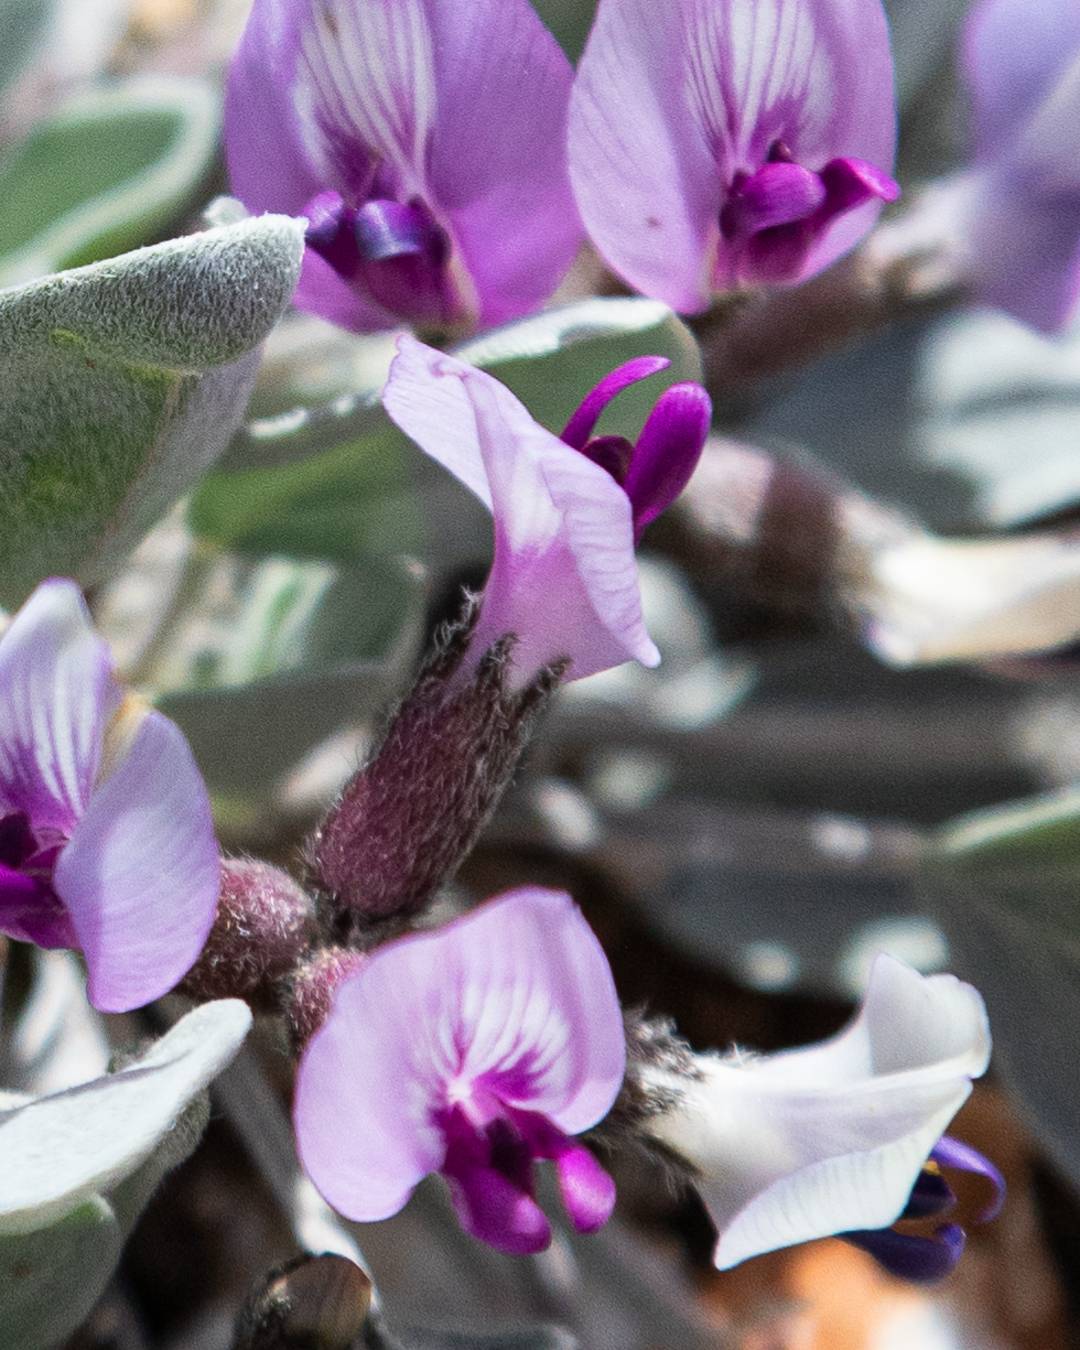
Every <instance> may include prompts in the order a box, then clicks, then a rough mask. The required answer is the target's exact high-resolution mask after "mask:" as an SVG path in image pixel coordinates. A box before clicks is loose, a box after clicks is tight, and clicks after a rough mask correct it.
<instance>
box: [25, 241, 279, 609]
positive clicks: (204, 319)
mask: <svg viewBox="0 0 1080 1350" xmlns="http://www.w3.org/2000/svg"><path fill="white" fill-rule="evenodd" d="M302 231H303V226H302V224H301V223H300V222H299V221H294V220H291V219H289V218H287V217H284V216H262V217H258V218H256V219H252V220H246V221H243V222H241V223H239V224H236V225H231V226H227V227H224V228H220V229H214V230H207V231H205V232H203V233H201V234H196V235H191V236H188V237H186V238H182V239H174V240H170V241H169V242H168V243H165V244H158V245H155V246H154V247H152V248H146V249H140V250H138V251H137V252H135V253H128V254H124V255H123V256H121V257H119V258H114V259H111V260H109V261H107V262H102V263H95V264H93V265H91V266H89V267H84V268H79V269H76V270H75V271H71V272H63V273H60V274H58V275H56V276H51V277H47V278H45V279H43V280H41V281H37V282H32V283H30V284H28V285H26V286H21V287H15V288H12V289H9V290H6V291H0V538H2V540H3V543H2V545H0V577H2V579H3V580H2V583H0V602H2V603H4V604H5V605H8V606H10V607H14V606H15V605H16V604H18V603H19V602H21V600H22V599H24V598H25V596H26V595H27V594H28V592H29V591H30V590H31V589H32V588H33V586H34V585H35V584H36V583H37V582H38V581H39V580H40V579H41V578H42V577H44V576H47V575H50V574H55V573H62V574H66V575H70V576H76V577H78V579H79V580H80V581H82V582H83V583H84V584H91V583H94V582H97V581H100V580H101V579H102V578H103V577H104V576H105V575H107V574H108V572H109V571H110V570H111V569H112V568H113V567H114V566H115V565H116V564H117V563H118V562H119V561H120V560H121V559H122V558H123V557H124V556H125V555H126V553H127V552H128V551H129V550H130V549H131V547H132V546H133V545H134V544H135V543H137V542H138V540H139V538H140V537H141V535H142V534H144V533H145V531H146V530H147V529H148V528H149V527H150V526H151V525H152V524H153V523H154V521H155V520H156V519H157V518H158V517H159V516H160V515H162V514H163V513H164V511H165V510H166V509H167V508H168V507H169V506H170V505H171V504H172V503H173V502H174V501H175V500H176V499H177V498H178V497H179V496H180V495H181V494H182V493H184V492H185V491H187V490H188V489H189V488H190V487H191V485H192V484H193V483H194V482H195V481H197V479H198V478H199V477H200V476H201V475H202V474H203V472H205V470H206V469H207V468H208V467H209V465H210V464H212V463H213V461H214V460H215V459H216V458H217V456H218V455H219V454H220V453H221V451H222V449H223V448H224V446H225V444H226V442H227V440H228V438H229V436H230V435H231V433H232V431H233V429H234V428H235V426H236V425H237V423H238V422H239V420H240V418H241V417H242V415H243V411H244V407H245V405H246V401H247V397H248V393H249V391H250V387H251V382H252V379H253V378H254V373H255V368H256V365H257V363H258V359H259V357H258V351H257V348H258V345H259V344H260V343H261V342H262V340H263V339H264V338H265V336H266V334H267V333H268V332H269V330H270V328H271V327H272V326H273V324H274V323H275V322H276V320H277V319H278V317H279V316H280V314H281V313H282V311H283V310H284V308H285V306H286V305H287V303H288V301H289V299H290V297H291V295H292V290H293V286H294V284H295V281H296V278H297V275H298V272H299V265H300V257H301V252H302V245H303V235H302Z"/></svg>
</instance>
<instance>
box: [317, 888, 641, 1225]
mask: <svg viewBox="0 0 1080 1350" xmlns="http://www.w3.org/2000/svg"><path fill="white" fill-rule="evenodd" d="M624 1067H625V1046H624V1037H623V1030H622V1017H621V1014H620V1012H619V1005H618V1001H617V999H616V997H615V991H614V986H613V984H612V980H611V973H610V970H609V969H608V965H607V961H606V959H605V957H604V955H603V952H602V951H601V949H600V945H599V943H598V942H597V941H596V938H595V937H594V936H593V934H592V932H591V931H590V929H589V927H588V925H587V924H586V923H585V921H584V919H583V918H582V917H581V914H580V913H579V911H578V910H577V908H576V907H575V905H574V904H573V902H572V901H571V899H570V897H569V896H567V895H563V894H561V893H559V892H555V891H542V890H537V889H525V890H519V891H513V892H510V893H509V894H507V895H505V896H503V897H501V898H500V899H498V900H495V901H493V902H491V903H489V904H487V905H484V906H482V907H481V908H480V909H479V910H477V911H476V912H475V913H473V914H470V915H468V916H466V917H465V918H463V919H460V920H458V921H457V922H455V923H452V924H450V925H448V926H447V927H446V928H443V929H440V930H437V931H435V932H430V933H421V934H416V935H413V936H411V937H407V938H403V939H401V940H399V941H397V942H393V943H390V944H389V945H387V946H385V947H381V948H379V949H378V950H377V951H376V952H375V953H374V954H373V955H372V957H371V959H370V960H369V961H368V962H367V964H366V965H365V966H364V967H363V968H362V969H361V970H360V971H359V972H358V973H357V974H356V975H354V976H353V977H352V978H351V979H348V980H347V981H345V983H343V984H342V985H341V986H340V988H339V990H338V993H337V996H336V998H335V1001H334V1006H333V1008H332V1010H331V1013H330V1016H329V1017H328V1019H327V1020H326V1022H325V1023H324V1025H323V1027H322V1028H321V1029H320V1030H319V1031H318V1032H316V1034H315V1035H314V1036H313V1037H312V1039H311V1041H310V1043H309V1045H308V1048H307V1050H306V1051H305V1053H304V1057H303V1060H302V1061H301V1065H300V1071H299V1077H298V1080H297V1090H296V1106H295V1120H296V1133H297V1141H298V1145H299V1149H300V1156H301V1159H302V1160H303V1163H304V1167H305V1169H306V1170H307V1172H308V1175H309V1176H310V1177H311V1179H312V1180H313V1181H314V1182H315V1184H316V1186H318V1188H319V1190H320V1191H321V1192H322V1193H323V1195H324V1196H325V1197H326V1199H327V1200H328V1201H329V1202H330V1204H332V1205H333V1206H334V1208H335V1209H337V1210H339V1211H340V1212H341V1213H342V1214H345V1215H346V1216H347V1217H349V1218H352V1219H359V1220H368V1219H381V1218H386V1217H387V1216H388V1215H390V1214H394V1213H396V1212H397V1210H398V1209H400V1208H401V1206H402V1205H403V1204H404V1203H405V1201H406V1200H407V1198H408V1196H409V1194H410V1193H411V1191H412V1189H413V1187H414V1186H415V1185H416V1183H417V1182H418V1181H419V1180H420V1179H421V1178H422V1177H423V1176H425V1175H426V1174H427V1173H428V1172H432V1171H435V1170H436V1169H438V1168H440V1167H441V1166H442V1165H443V1161H444V1157H445V1153H446V1145H445V1142H444V1138H443V1133H442V1130H441V1129H440V1127H439V1125H438V1123H437V1121H436V1119H435V1117H436V1113H437V1112H440V1111H444V1110H445V1109H446V1106H447V1103H448V1101H449V1100H450V1099H451V1098H453V1097H454V1096H455V1095H457V1094H458V1093H461V1094H464V1095H465V1096H467V1095H468V1093H469V1091H470V1090H471V1089H472V1087H473V1086H474V1085H476V1084H479V1085H480V1086H481V1087H486V1088H488V1089H489V1090H490V1091H492V1092H494V1093H496V1094H497V1095H498V1096H499V1097H500V1098H502V1099H503V1100H504V1101H506V1102H507V1103H508V1104H509V1105H512V1106H513V1105H519V1106H522V1107H524V1108H525V1109H527V1110H530V1111H539V1112H543V1113H544V1114H546V1115H548V1116H549V1117H550V1118H551V1119H552V1120H553V1121H554V1122H555V1123H556V1124H557V1125H559V1127H560V1128H562V1129H564V1130H568V1131H576V1130H581V1129H585V1128H587V1126H589V1125H592V1124H594V1123H595V1122H596V1121H597V1120H598V1119H599V1118H600V1117H601V1116H602V1115H604V1114H605V1113H606V1111H607V1110H608V1109H609V1107H610V1106H611V1104H612V1102H613V1101H614V1099H615V1096H616V1094H617V1092H618V1090H619V1086H620V1084H621V1082H622V1076H623V1071H624Z"/></svg>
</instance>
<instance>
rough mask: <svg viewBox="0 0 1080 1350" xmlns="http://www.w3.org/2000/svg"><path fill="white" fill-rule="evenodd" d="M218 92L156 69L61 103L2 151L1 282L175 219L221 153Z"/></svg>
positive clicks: (84, 256)
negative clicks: (150, 77)
mask: <svg viewBox="0 0 1080 1350" xmlns="http://www.w3.org/2000/svg"><path fill="white" fill-rule="evenodd" d="M218 103H219V98H218V95H217V93H216V91H215V90H214V89H213V88H212V87H211V86H210V85H209V84H206V83H204V82H202V81H200V80H193V79H178V78H168V77H164V76H155V77H154V79H153V80H132V81H127V82H125V83H124V84H122V85H117V86H115V87H113V88H105V89H98V90H94V91H93V92H91V93H86V94H82V95H80V96H79V97H78V98H75V99H72V100H70V101H68V102H67V103H65V104H63V105H62V106H61V107H60V108H59V109H58V110H57V111H56V112H55V113H54V114H53V115H52V116H51V117H50V118H48V120H46V121H42V122H39V123H38V124H37V125H36V126H35V127H34V129H33V130H32V131H31V132H30V134H29V136H27V138H26V139H25V140H23V141H21V142H19V143H18V144H16V145H13V146H10V147H8V148H7V149H6V150H5V151H4V152H3V154H0V250H2V251H0V285H12V284H15V283H17V282H22V281H27V280H30V279H32V278H34V277H39V276H43V275H45V274H46V273H49V272H58V271H60V270H61V269H62V268H66V267H78V266H80V265H82V264H83V263H88V262H96V261H97V260H98V259H100V258H106V257H110V256H112V255H113V254H116V253H120V252H123V250H125V249H129V248H134V247H136V246H137V245H139V244H141V243H144V242H146V241H147V240H150V239H152V238H153V237H154V235H155V234H157V233H158V232H159V231H161V230H162V229H164V228H165V227H167V226H168V225H169V224H170V223H171V222H172V221H173V220H175V219H176V218H177V216H178V215H179V214H180V213H181V212H182V211H183V210H184V209H185V208H186V207H189V206H191V205H193V204H194V199H195V195H196V193H197V192H198V190H199V188H200V186H201V185H202V183H203V182H204V181H205V179H206V177H207V175H208V173H209V171H210V168H211V165H212V164H213V161H214V157H215V155H216V153H217V145H218V136H219V122H220V118H219V112H218Z"/></svg>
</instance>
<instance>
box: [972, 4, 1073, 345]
mask: <svg viewBox="0 0 1080 1350" xmlns="http://www.w3.org/2000/svg"><path fill="white" fill-rule="evenodd" d="M962 69H963V74H964V77H965V79H966V82H967V84H968V87H969V90H970V96H971V102H972V115H973V122H974V132H975V160H974V164H973V166H972V168H971V170H970V171H968V172H967V173H965V174H962V175H961V176H960V177H959V178H958V179H957V180H956V183H955V186H956V187H957V189H958V193H959V200H960V201H961V202H962V210H963V216H964V220H965V231H966V235H967V250H966V252H967V257H966V259H965V261H966V263H967V267H968V273H969V277H970V279H971V281H972V283H973V285H974V288H975V291H976V293H977V294H978V295H979V297H980V298H981V299H983V300H984V301H985V302H986V303H987V304H991V305H995V306H997V307H998V308H999V309H1003V310H1005V311H1007V312H1008V313H1010V314H1012V315H1014V316H1015V317H1016V318H1018V319H1020V320H1022V321H1023V322H1025V323H1028V324H1031V325H1032V326H1033V327H1035V328H1038V329H1041V330H1043V331H1044V332H1053V331H1055V330H1057V329H1060V328H1062V327H1063V326H1064V324H1065V323H1066V322H1067V320H1068V319H1069V317H1070V316H1071V315H1072V313H1073V311H1074V309H1075V306H1076V302H1077V299H1078V297H1080V5H1077V3H1076V0H1040V2H1039V3H1038V4H1031V3H1030V0H982V3H980V4H978V5H976V7H975V9H974V10H973V11H972V13H971V15H970V17H969V19H968V23H967V27H966V30H965V34H964V43H963V61H962Z"/></svg>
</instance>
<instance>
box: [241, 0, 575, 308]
mask: <svg viewBox="0 0 1080 1350" xmlns="http://www.w3.org/2000/svg"><path fill="white" fill-rule="evenodd" d="M571 78H572V71H571V68H570V64H569V62H568V61H567V59H566V57H565V56H564V54H563V53H562V51H561V50H560V48H559V46H558V44H557V43H556V42H555V40H554V38H553V37H552V36H551V34H550V33H548V31H547V30H546V29H545V28H544V26H543V24H542V23H541V22H540V20H539V19H538V18H537V16H536V13H535V11H534V10H533V8H532V6H531V5H530V4H529V0H469V3H465V4H463V3H459V2H458V0H255V4H254V7H253V8H252V11H251V16H250V18H249V20H248V24H247V28H246V29H245V31H244V35H243V38H242V40H241V43H240V46H239V49H238V51H237V53H236V57H235V59H234V61H233V66H232V71H231V74H230V78H229V89H228V98H227V103H226V150H227V155H228V163H229V173H230V176H231V178H232V184H233V189H234V191H235V192H236V194H237V196H239V197H240V198H241V199H242V200H243V202H244V204H245V205H246V206H247V207H248V208H249V210H252V211H285V212H289V213H292V214H294V215H306V216H308V218H309V220H310V228H309V231H308V251H307V256H306V258H305V261H304V270H303V274H302V276H301V280H300V286H299V289H298V291H297V303H298V304H299V305H301V306H302V307H303V308H305V309H310V310H312V311H314V312H315V313H317V314H321V315H322V316H323V317H324V318H327V319H330V320H332V321H333V322H335V323H339V324H341V325H343V326H344V327H346V328H351V329H354V330H356V331H360V332H363V331H370V330H376V329H383V328H392V327H395V326H396V325H397V324H399V323H400V322H401V321H405V322H407V323H417V324H424V325H432V326H435V327H437V328H440V329H446V328H454V329H463V328H470V327H474V326H476V325H478V324H480V325H484V326H487V325H490V324H496V323H501V322H503V321H504V320H507V319H511V318H516V317H518V316H519V315H522V314H525V313H527V312H529V311H530V310H533V309H535V308H536V307H537V306H539V305H540V304H541V303H542V301H544V300H545V299H546V298H547V297H548V295H550V293H551V292H552V291H553V290H554V288H555V286H556V285H557V284H558V282H559V280H560V278H561V277H562V275H563V273H564V272H565V271H566V269H567V267H568V266H569V264H570V262H571V260H572V259H573V256H574V254H575V252H576V251H577V248H578V246H579V243H580V240H581V225H580V222H579V220H578V216H577V211H576V209H575V207H574V202H573V196H572V194H571V191H570V184H569V180H568V177H567V167H566V145H565V138H566V114H567V104H568V100H569V96H570V84H571Z"/></svg>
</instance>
